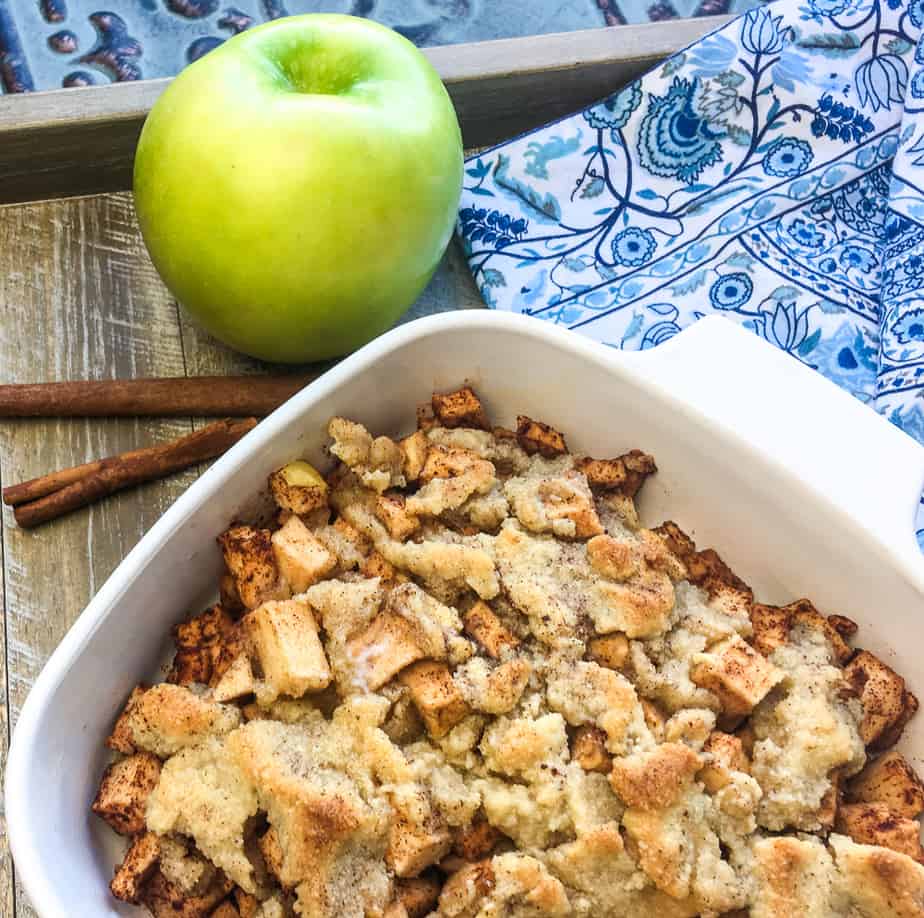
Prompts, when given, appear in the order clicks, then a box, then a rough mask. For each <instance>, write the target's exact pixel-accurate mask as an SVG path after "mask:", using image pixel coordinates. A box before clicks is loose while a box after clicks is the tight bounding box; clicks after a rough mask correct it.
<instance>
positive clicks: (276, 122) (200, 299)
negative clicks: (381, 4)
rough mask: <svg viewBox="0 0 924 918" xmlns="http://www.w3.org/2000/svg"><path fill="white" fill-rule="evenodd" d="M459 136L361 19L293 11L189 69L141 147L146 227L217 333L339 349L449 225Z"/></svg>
mask: <svg viewBox="0 0 924 918" xmlns="http://www.w3.org/2000/svg"><path fill="white" fill-rule="evenodd" d="M461 185H462V140H461V135H460V132H459V124H458V121H457V119H456V114H455V111H454V109H453V106H452V102H451V101H450V99H449V95H448V94H447V92H446V89H445V87H444V86H443V84H442V82H441V81H440V78H439V76H438V75H437V73H436V71H435V70H434V69H433V67H432V66H431V65H430V63H429V62H428V61H427V59H426V58H425V57H424V56H423V54H421V53H420V51H418V50H417V49H416V48H415V47H414V46H413V45H412V44H411V43H410V42H409V41H407V40H406V39H405V38H403V37H402V36H400V35H398V33H397V32H394V31H392V30H391V29H388V28H386V27H384V26H381V25H377V24H376V23H374V22H370V21H369V20H366V19H358V18H355V17H351V16H338V15H306V16H293V17H290V18H287V19H280V20H277V21H275V22H271V23H267V24H266V25H262V26H259V27H258V28H255V29H252V30H250V31H247V32H244V33H242V34H240V35H238V36H236V37H235V38H232V39H230V40H229V41H227V42H226V43H225V44H223V45H221V46H220V47H219V48H217V49H215V50H214V51H212V52H210V53H209V54H207V55H206V56H205V57H203V58H201V59H200V60H198V61H197V62H196V63H194V64H192V65H191V66H190V67H188V68H186V70H184V71H183V72H182V73H181V74H180V75H179V76H178V77H177V78H176V80H174V81H173V83H172V84H171V85H170V86H169V87H168V88H167V90H166V92H164V94H163V95H162V96H161V97H160V99H159V100H158V101H157V103H156V104H155V106H154V108H153V109H152V110H151V113H150V115H148V118H147V121H146V122H145V124H144V129H143V130H142V132H141V138H140V140H139V143H138V151H137V154H136V157H135V174H134V189H135V206H136V209H137V212H138V220H139V222H140V225H141V231H142V234H143V235H144V241H145V243H146V245H147V247H148V251H149V252H150V254H151V258H152V259H153V261H154V264H155V266H156V267H157V270H158V271H159V272H160V274H161V276H162V277H163V279H164V282H165V283H166V284H167V286H168V287H169V288H170V290H171V291H172V292H173V294H174V296H176V298H177V299H178V300H179V301H180V302H181V303H182V304H183V306H185V307H186V309H188V310H189V312H191V313H192V314H193V315H194V316H195V317H196V318H197V319H198V321H199V322H200V323H201V324H202V325H203V326H204V327H205V328H206V329H207V330H208V331H209V332H211V333H212V334H213V335H215V336H216V337H217V338H219V339H220V340H222V341H224V342H225V343H226V344H228V345H230V346H231V347H234V348H237V349H238V350H241V351H244V352H245V353H248V354H251V355H253V356H256V357H261V358H263V359H266V360H278V361H286V362H296V361H307V360H317V359H322V358H327V357H333V356H336V355H339V354H343V353H346V352H348V351H350V350H353V349H354V348H356V347H358V346H359V345H361V344H364V343H365V342H366V341H368V340H369V339H371V338H373V337H374V336H375V335H377V334H379V333H380V332H382V331H384V330H385V329H386V328H388V327H389V326H390V325H391V324H392V323H393V322H394V321H395V320H396V319H397V318H398V317H399V316H400V315H401V313H402V312H404V310H406V309H407V308H408V306H410V305H411V303H413V302H414V300H415V299H416V297H417V296H418V294H419V293H420V292H421V290H422V289H423V288H424V286H425V285H426V283H427V281H428V280H429V279H430V276H431V275H432V274H433V272H434V270H435V269H436V266H437V264H438V263H439V260H440V257H441V256H442V254H443V251H444V250H445V248H446V246H447V245H448V243H449V240H450V238H451V235H452V231H453V226H454V224H455V219H456V211H457V206H458V203H459V195H460V191H461Z"/></svg>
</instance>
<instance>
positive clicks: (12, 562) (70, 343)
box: [0, 196, 195, 916]
mask: <svg viewBox="0 0 924 918" xmlns="http://www.w3.org/2000/svg"><path fill="white" fill-rule="evenodd" d="M0 303H2V304H3V308H4V316H3V321H2V322H0V367H2V375H3V379H4V381H10V382H34V381H39V380H44V379H50V380H54V379H70V378H79V377H85V378H100V377H106V376H113V377H114V376H136V375H152V376H153V375H183V374H184V371H185V367H184V364H183V355H182V347H181V344H180V336H179V330H178V328H177V322H176V307H175V305H174V303H173V302H172V301H171V299H170V297H169V296H168V295H167V293H166V291H165V290H164V288H163V287H162V285H161V284H160V281H159V279H158V278H157V276H156V274H155V272H154V271H153V269H152V267H151V265H150V263H149V261H148V259H147V255H146V254H145V253H144V250H143V247H142V245H141V241H140V238H139V236H138V233H137V230H136V228H135V224H134V219H133V216H132V212H131V208H130V205H129V201H128V199H127V198H126V197H125V196H119V197H108V198H99V199H95V200H71V201H67V202H61V203H55V204H51V203H45V204H35V205H29V206H25V207H17V208H5V209H3V211H2V212H0ZM189 431H190V422H189V421H188V420H182V419H180V420H169V421H159V420H145V421H138V420H127V419H126V420H113V421H103V420H76V419H75V420H62V421H53V420H23V421H7V422H4V423H2V424H0V474H2V476H3V478H4V480H6V481H11V482H12V481H16V480H22V479H25V478H30V477H33V476H35V475H38V474H40V473H42V472H46V471H48V470H49V469H54V468H63V467H65V466H68V465H75V464H78V463H80V462H85V461H87V460H89V459H92V458H96V457H98V456H102V455H108V454H112V453H118V452H123V451H125V450H128V449H137V448H139V447H142V446H147V445H150V444H152V443H153V442H156V441H160V440H168V439H171V438H174V437H177V436H181V435H182V434H184V433H188V432H189ZM194 477H195V476H194V473H193V472H187V473H183V474H182V475H178V476H174V477H172V478H169V479H165V480H164V481H163V482H160V483H157V484H153V485H148V486H144V487H141V488H138V489H136V490H133V491H126V492H123V493H121V494H119V495H116V496H114V497H113V498H110V499H109V500H107V501H105V502H103V503H101V504H99V505H97V506H93V507H89V508H87V509H85V510H82V511H79V512H77V513H74V514H72V515H70V516H69V517H66V518H64V519H62V520H59V521H57V522H55V523H52V524H50V525H48V526H46V527H43V528H42V529H41V530H37V531H35V532H26V531H23V530H20V529H17V528H16V526H15V525H14V524H13V520H12V514H11V512H10V511H9V509H5V510H4V512H3V547H4V558H3V573H4V609H5V610H6V611H7V613H8V614H7V615H6V636H7V648H6V649H7V654H6V657H7V667H8V681H9V696H8V702H9V707H10V718H11V721H12V722H14V723H15V719H16V717H17V715H18V712H19V710H20V708H21V706H22V703H23V701H24V700H25V697H26V694H27V693H28V691H29V688H30V687H31V685H32V683H33V681H34V680H35V677H36V676H37V675H38V673H39V671H40V669H41V667H42V666H43V664H44V662H45V660H46V659H47V658H48V655H49V654H50V653H51V651H52V650H53V649H54V648H55V646H56V645H57V644H58V642H59V641H60V640H61V638H62V637H63V635H64V633H65V632H66V630H67V628H68V627H69V626H70V624H71V623H72V622H73V620H74V619H75V618H76V616H77V615H78V614H79V612H80V611H81V609H82V608H83V607H84V605H85V604H86V602H87V600H88V599H89V598H90V597H91V596H92V595H93V594H94V593H95V592H96V591H97V590H98V589H99V587H100V585H101V584H102V583H103V581H104V580H105V578H106V577H107V576H108V574H109V573H110V572H111V571H112V569H113V568H114V567H115V566H116V564H117V563H118V562H119V560H120V559H121V558H122V557H124V555H125V554H126V553H127V552H128V550H129V549H130V548H131V547H132V546H133V545H134V544H135V542H137V540H138V539H139V538H140V537H141V535H142V534H143V533H144V532H145V531H146V530H147V529H148V528H149V527H150V526H151V525H152V524H153V523H154V521H155V520H156V519H157V518H158V517H159V516H160V515H161V514H162V513H163V512H164V510H166V508H167V507H168V506H169V505H170V503H171V502H172V501H173V500H174V499H175V498H176V497H177V496H178V495H179V494H180V493H181V492H182V490H183V489H184V487H185V486H186V485H188V484H189V483H190V482H191V481H192V480H193V478H194ZM20 906H21V903H20V902H17V914H18V915H20V916H22V915H25V914H29V913H28V912H27V911H25V910H24V909H23V908H21V907H20Z"/></svg>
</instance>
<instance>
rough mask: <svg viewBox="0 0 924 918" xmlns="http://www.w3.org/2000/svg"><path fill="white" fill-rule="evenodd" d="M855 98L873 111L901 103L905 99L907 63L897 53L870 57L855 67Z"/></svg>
mask: <svg viewBox="0 0 924 918" xmlns="http://www.w3.org/2000/svg"><path fill="white" fill-rule="evenodd" d="M854 82H855V83H856V87H857V98H858V99H859V100H860V105H862V106H863V107H864V108H872V110H873V111H874V112H876V111H879V109H880V108H891V107H892V103H893V102H896V103H899V104H901V103H902V102H903V101H904V99H905V85H906V84H907V82H908V65H907V64H906V63H905V62H904V61H903V60H902V59H901V58H900V57H899V56H898V55H897V54H883V55H880V56H879V57H872V58H870V59H869V60H868V61H864V62H863V63H862V64H860V66H859V67H857V71H856V73H855V74H854Z"/></svg>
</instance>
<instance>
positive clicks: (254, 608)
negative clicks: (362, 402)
mask: <svg viewBox="0 0 924 918" xmlns="http://www.w3.org/2000/svg"><path fill="white" fill-rule="evenodd" d="M329 434H330V438H331V445H330V453H331V454H332V456H333V457H334V459H335V460H336V462H335V463H334V467H333V468H332V469H331V470H330V471H329V472H328V474H326V476H322V475H321V474H320V473H319V472H318V471H317V470H316V469H314V468H313V467H312V466H311V465H309V464H308V463H306V462H304V461H295V462H292V463H290V464H289V465H287V466H285V467H284V468H282V469H279V470H278V471H277V472H275V473H274V474H273V475H272V476H271V477H270V480H269V490H270V492H271V494H272V496H273V499H274V501H275V504H276V507H277V510H276V515H275V517H274V519H273V522H272V524H271V525H266V526H255V525H247V524H244V523H235V524H234V525H232V526H231V527H230V528H229V529H228V530H227V531H226V532H225V533H223V534H222V535H221V536H220V538H219V540H218V541H219V544H220V547H221V551H222V553H223V556H224V561H225V573H224V575H223V576H222V578H221V582H220V585H219V587H220V597H221V598H220V601H219V602H218V603H217V604H215V605H214V606H213V607H211V608H209V609H207V610H206V611H204V612H202V613H201V614H199V615H196V616H194V617H192V618H190V619H188V620H187V621H184V622H183V623H181V624H179V625H177V626H176V627H175V628H174V630H173V639H174V642H175V645H176V654H175V657H174V660H173V664H172V668H171V670H170V672H169V675H168V677H167V679H166V681H165V682H163V683H161V684H158V685H154V686H151V687H147V686H138V687H137V688H136V689H135V690H134V691H133V692H132V694H131V696H130V697H129V698H128V701H127V703H126V705H125V708H124V710H123V711H122V713H121V715H120V716H119V718H118V720H117V722H116V724H115V726H114V729H113V731H112V734H111V736H110V737H109V739H108V741H107V744H108V746H109V747H110V749H111V750H113V751H114V753H116V756H115V757H114V760H113V762H112V763H111V764H110V765H109V767H108V768H107V769H106V772H105V774H104V775H103V779H102V784H101V786H100V789H99V793H98V795H97V798H96V800H95V801H94V803H93V811H94V812H95V813H97V814H98V815H99V816H100V817H102V818H103V819H104V820H106V822H107V823H108V824H109V825H110V826H111V827H112V829H113V830H114V831H115V832H117V833H119V834H120V835H122V836H125V838H126V839H127V840H128V842H129V847H128V851H127V853H126V854H125V857H124V860H123V861H122V863H121V865H119V866H118V867H117V869H116V872H115V877H114V879H113V880H112V884H111V889H112V893H113V895H114V896H115V897H116V898H118V899H120V900H122V901H124V902H129V903H135V904H140V905H143V906H145V907H146V908H147V909H148V910H149V911H150V913H151V914H152V915H154V916H155V918H165V916H171V918H200V916H207V915H212V916H216V918H283V916H289V915H300V916H303V918H421V916H425V915H433V916H441V918H502V916H504V918H542V916H566V915H574V916H593V918H603V916H638V918H644V916H657V918H671V916H678V918H679V916H715V918H718V916H725V918H732V916H739V918H740V916H745V915H751V916H754V918H789V916H791V918H811V916H818V918H822V916H824V918H829V916H845V918H847V916H850V918H883V916H896V918H899V916H900V918H905V916H924V866H922V864H924V850H922V847H921V841H920V825H919V822H918V818H919V817H920V815H921V812H922V810H924V784H922V782H921V780H920V778H919V777H918V775H917V774H916V773H915V771H914V769H913V767H912V766H911V764H910V763H909V762H908V761H907V760H906V759H905V758H904V757H903V756H902V755H901V754H900V753H899V752H898V751H896V750H895V749H894V748H892V747H893V746H894V744H895V743H896V742H897V740H898V739H899V737H900V735H901V733H902V730H903V729H904V727H905V725H906V724H907V722H908V720H909V719H910V718H911V716H912V715H913V714H914V712H915V710H916V709H917V706H918V702H917V700H916V698H915V696H914V695H913V694H912V692H911V690H910V689H909V688H908V687H907V686H906V685H905V682H904V680H903V679H902V677H901V676H900V675H898V674H897V673H895V672H894V671H893V670H892V669H890V668H889V666H887V665H886V664H885V663H884V662H883V661H881V660H879V659H877V658H876V657H875V656H873V655H872V654H871V653H868V652H867V651H865V650H858V649H854V648H853V647H852V645H851V641H852V640H853V639H854V637H855V632H856V626H855V625H854V623H853V622H851V621H850V620H849V619H847V618H845V617H843V616H840V615H824V614H822V613H821V612H820V611H819V610H817V609H816V608H815V607H814V606H813V605H812V603H811V602H809V601H808V600H806V599H800V600H798V601H796V602H793V603H791V604H789V605H786V606H771V605H765V604H762V603H760V602H757V601H756V600H755V597H754V595H753V593H752V591H751V589H750V588H749V587H748V585H747V584H746V583H745V582H744V581H743V580H741V579H740V578H739V577H737V576H736V575H735V574H734V573H733V572H732V571H731V570H730V569H729V568H728V566H727V565H726V564H725V562H724V561H723V560H722V558H721V557H720V556H719V555H718V554H717V553H716V552H715V551H713V550H712V549H705V550H700V549H698V548H697V546H696V545H695V544H694V542H693V541H692V540H691V539H690V537H689V536H687V535H686V534H685V533H684V532H683V531H682V530H681V529H680V528H679V527H678V526H677V525H676V524H675V523H673V522H665V523H664V524H663V525H661V526H658V527H657V528H655V529H646V528H644V527H643V526H642V525H641V524H640V521H639V517H638V514H637V512H636V507H635V497H636V494H637V492H638V491H639V489H640V488H641V487H642V486H643V484H644V482H645V480H646V478H648V477H649V476H650V475H652V474H653V473H654V472H655V471H656V468H655V463H654V460H653V459H652V457H651V456H648V455H646V454H645V453H643V452H640V451H637V450H633V451H632V452H629V453H626V454H625V455H621V456H618V457H616V458H610V459H598V458H592V457H586V456H579V455H574V454H572V453H570V452H569V450H568V447H567V444H566V442H565V437H564V435H563V434H562V433H561V432H559V431H557V430H555V429H554V428H552V427H550V426H548V425H547V424H544V423H542V422H540V421H536V420H533V419H531V418H528V417H520V418H518V423H517V428H516V429H515V430H506V429H502V428H498V427H492V426H491V423H490V421H489V419H488V417H487V416H486V412H485V410H484V407H483V406H482V404H481V402H480V401H479V399H478V397H477V396H476V394H475V393H474V392H473V391H472V390H471V389H470V388H468V387H465V388H462V389H460V390H458V391H455V392H451V393H448V394H436V395H434V396H433V398H432V403H431V404H429V405H426V406H424V407H423V408H422V409H420V410H419V411H418V423H417V429H416V431H415V432H414V433H412V434H410V435H409V436H407V437H405V438H404V439H400V440H394V439H391V438H389V437H386V436H375V435H374V434H373V433H371V432H370V431H368V430H367V429H366V428H365V427H363V426H362V425H361V424H358V423H356V422H355V421H350V420H347V419H345V418H333V419H332V420H331V421H330V424H329Z"/></svg>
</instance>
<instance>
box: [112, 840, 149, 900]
mask: <svg viewBox="0 0 924 918" xmlns="http://www.w3.org/2000/svg"><path fill="white" fill-rule="evenodd" d="M159 857H160V841H159V840H158V838H157V836H156V835H155V834H154V833H153V832H144V833H142V834H141V835H138V836H136V838H135V839H134V840H133V841H132V843H131V846H130V847H129V849H128V851H127V852H126V853H125V857H124V858H123V859H122V863H121V864H120V865H119V866H118V867H117V868H116V872H115V876H114V877H113V878H112V882H111V883H110V884H109V890H110V892H111V893H112V894H113V895H114V896H115V897H116V899H121V901H122V902H131V903H133V904H135V905H137V904H138V902H139V901H140V899H141V892H142V890H143V889H144V885H145V883H147V881H148V880H149V879H150V878H151V877H152V876H153V874H154V871H155V870H156V869H157V861H158V858H159Z"/></svg>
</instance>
